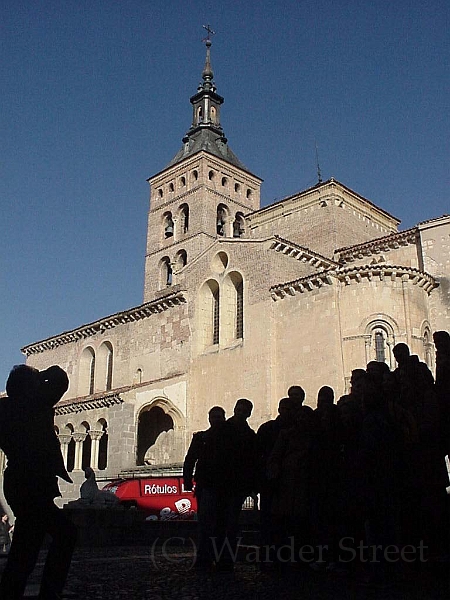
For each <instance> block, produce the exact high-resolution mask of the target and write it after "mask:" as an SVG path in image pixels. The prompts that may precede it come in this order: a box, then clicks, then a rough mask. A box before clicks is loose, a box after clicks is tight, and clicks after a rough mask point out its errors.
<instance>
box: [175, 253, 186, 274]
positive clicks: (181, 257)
mask: <svg viewBox="0 0 450 600" xmlns="http://www.w3.org/2000/svg"><path fill="white" fill-rule="evenodd" d="M175 263H176V265H177V267H178V268H179V269H182V268H183V267H185V266H186V265H187V252H186V250H179V251H178V252H177V253H176V255H175Z"/></svg>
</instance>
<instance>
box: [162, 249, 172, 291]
mask: <svg viewBox="0 0 450 600" xmlns="http://www.w3.org/2000/svg"><path fill="white" fill-rule="evenodd" d="M160 271H161V278H160V281H161V285H160V288H164V287H167V286H169V285H172V274H173V273H172V265H171V264H170V258H169V257H168V256H164V258H162V259H161V263H160Z"/></svg>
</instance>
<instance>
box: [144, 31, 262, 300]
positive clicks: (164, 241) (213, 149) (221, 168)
mask: <svg viewBox="0 0 450 600" xmlns="http://www.w3.org/2000/svg"><path fill="white" fill-rule="evenodd" d="M208 33H210V32H208ZM205 44H206V59H205V66H204V68H203V71H202V82H201V83H200V84H199V86H198V88H197V92H196V93H195V94H194V95H193V96H192V97H191V99H190V102H191V104H192V124H191V126H190V128H189V129H188V131H187V132H186V135H185V136H184V137H183V140H182V142H183V145H182V147H181V149H180V150H179V151H178V152H177V154H176V155H175V156H174V158H173V159H172V160H171V161H170V163H169V164H168V165H167V166H166V167H165V169H163V170H162V171H160V172H159V173H157V174H156V175H154V176H153V177H151V178H150V179H149V180H148V182H149V184H150V210H149V216H148V229H147V250H146V260H145V286H144V302H147V301H149V300H151V299H152V298H154V297H155V294H160V293H161V292H163V291H164V290H165V289H168V291H169V290H170V287H171V286H172V285H174V284H175V283H176V282H177V279H178V278H179V275H180V274H181V273H182V271H183V269H184V268H186V267H187V266H188V264H189V261H191V260H192V259H193V258H195V256H197V255H198V254H199V253H201V252H202V251H204V250H205V249H206V248H207V247H208V246H210V245H211V244H212V243H213V242H214V240H215V239H216V238H217V237H230V238H240V237H246V235H247V231H246V227H245V218H244V215H245V214H246V213H249V212H252V211H254V210H257V209H258V208H259V207H260V185H261V182H262V180H261V179H260V178H259V177H257V176H255V175H253V174H252V173H251V172H250V171H249V170H248V169H247V168H246V167H245V166H244V165H243V164H242V163H241V162H240V160H239V159H238V158H237V156H236V155H235V154H234V152H233V151H232V150H231V148H230V147H229V146H228V140H227V138H226V137H225V135H224V132H223V129H222V125H221V123H220V110H221V106H222V104H223V102H224V99H223V97H222V96H220V95H219V94H218V93H217V91H216V86H215V83H214V80H213V77H214V75H213V70H212V67H211V39H210V37H209V35H208V38H207V39H206V40H205Z"/></svg>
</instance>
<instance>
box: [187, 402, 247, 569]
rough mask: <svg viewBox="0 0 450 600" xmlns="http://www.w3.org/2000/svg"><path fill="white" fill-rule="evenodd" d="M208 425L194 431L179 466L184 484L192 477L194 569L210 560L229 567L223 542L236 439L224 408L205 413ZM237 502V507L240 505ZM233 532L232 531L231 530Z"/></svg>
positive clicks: (229, 556) (228, 552) (189, 484)
mask: <svg viewBox="0 0 450 600" xmlns="http://www.w3.org/2000/svg"><path fill="white" fill-rule="evenodd" d="M208 419H209V423H210V428H209V429H207V430H206V431H199V432H198V433H194V435H193V438H192V442H191V445H190V446H189V450H188V452H187V454H186V458H185V460H184V467H183V477H184V487H185V489H186V490H191V489H192V487H193V480H195V495H196V497H197V502H198V523H199V547H198V552H197V562H196V568H197V569H208V568H210V567H211V566H212V565H213V563H214V562H215V563H216V568H218V569H220V568H221V566H222V565H226V567H225V568H228V567H229V568H230V569H231V568H232V566H233V556H232V552H231V550H232V546H231V545H227V544H226V541H227V536H228V534H229V529H230V524H229V521H230V505H231V504H232V502H233V500H234V493H233V484H234V477H235V469H236V462H237V454H236V446H237V440H236V437H235V433H234V430H233V428H232V427H230V426H229V425H228V423H227V422H226V421H225V411H224V409H223V408H222V407H220V406H214V407H213V408H211V410H210V411H209V413H208ZM241 506H242V503H241V505H240V506H239V509H240V508H241ZM231 535H235V531H232V532H231Z"/></svg>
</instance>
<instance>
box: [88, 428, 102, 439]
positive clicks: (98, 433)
mask: <svg viewBox="0 0 450 600" xmlns="http://www.w3.org/2000/svg"><path fill="white" fill-rule="evenodd" d="M103 433H104V432H103V430H102V429H90V430H89V435H90V437H91V440H99V439H100V438H101V437H102V435H103Z"/></svg>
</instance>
